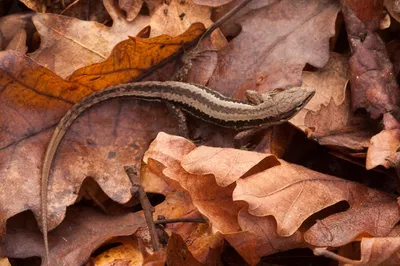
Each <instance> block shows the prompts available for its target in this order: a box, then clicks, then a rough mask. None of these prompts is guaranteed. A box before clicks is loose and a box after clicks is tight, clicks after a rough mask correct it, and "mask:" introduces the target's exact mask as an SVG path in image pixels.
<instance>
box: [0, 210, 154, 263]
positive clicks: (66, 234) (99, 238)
mask: <svg viewBox="0 0 400 266" xmlns="http://www.w3.org/2000/svg"><path fill="white" fill-rule="evenodd" d="M31 217H32V216H28V217H26V216H25V217H23V218H22V219H21V220H20V222H13V223H11V227H10V228H9V230H8V232H7V236H6V241H5V244H3V246H1V247H0V251H1V252H2V254H1V255H2V256H9V257H13V258H27V257H33V256H42V254H43V252H44V248H43V240H42V236H41V233H40V232H39V231H38V230H36V228H37V226H36V221H35V220H34V219H32V218H31ZM17 218H18V217H17ZM32 228H35V231H33V230H32ZM145 228H146V222H145V220H144V217H143V216H142V214H141V213H136V214H126V215H118V216H114V217H113V216H109V215H104V214H101V213H99V212H97V211H94V210H92V209H89V208H78V207H72V208H70V209H69V210H68V212H67V215H66V219H65V220H64V221H63V223H62V224H61V225H60V226H59V227H57V229H56V230H54V231H52V232H50V233H49V241H50V246H51V247H52V248H51V250H50V259H51V261H57V262H59V263H60V264H59V265H82V264H83V263H85V262H86V261H87V260H88V259H89V256H90V255H91V253H92V252H93V251H94V250H95V249H97V248H98V247H99V246H100V245H101V244H103V243H105V242H106V241H108V240H109V239H111V238H112V237H116V236H123V235H132V234H134V233H135V232H136V231H137V230H138V229H141V230H144V229H145Z"/></svg>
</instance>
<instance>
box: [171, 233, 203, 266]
mask: <svg viewBox="0 0 400 266" xmlns="http://www.w3.org/2000/svg"><path fill="white" fill-rule="evenodd" d="M166 252H167V265H193V266H200V265H204V264H202V263H200V262H198V261H197V260H196V259H195V258H194V257H193V255H192V254H191V253H190V252H189V250H188V249H187V246H186V244H185V242H184V241H183V239H182V237H180V236H179V235H177V234H172V236H171V237H170V238H169V241H168V245H167V250H166Z"/></svg>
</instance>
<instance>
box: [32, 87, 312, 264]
mask: <svg viewBox="0 0 400 266" xmlns="http://www.w3.org/2000/svg"><path fill="white" fill-rule="evenodd" d="M314 94H315V90H314V89H313V88H309V87H294V88H290V89H286V90H284V91H281V92H278V91H273V92H270V93H266V94H258V93H257V92H255V91H248V95H249V97H248V98H249V100H250V101H251V102H244V101H238V100H234V99H231V98H229V97H226V96H224V95H222V94H220V93H218V92H216V91H214V90H212V89H210V88H208V87H205V86H201V85H196V84H189V83H183V82H177V81H166V82H160V81H145V82H135V83H126V84H120V85H116V86H112V87H108V88H106V89H103V90H100V91H97V92H94V93H92V94H89V95H88V96H86V97H84V98H83V99H82V100H80V101H79V102H77V103H76V104H75V105H73V106H72V107H71V108H70V109H69V110H68V112H67V113H66V114H65V115H64V116H63V117H62V118H61V120H60V121H59V123H58V125H57V126H56V128H55V130H54V132H53V135H52V136H51V139H50V142H49V144H48V146H47V149H46V152H45V155H44V160H43V165H42V171H41V181H40V186H41V188H40V190H41V215H40V216H41V230H42V234H43V240H44V248H45V254H44V256H45V257H44V261H45V263H44V265H49V255H50V253H49V243H48V232H47V230H48V224H47V192H48V181H49V175H50V170H51V166H52V163H53V160H54V157H55V154H56V151H57V148H58V146H59V144H60V143H61V140H62V138H63V136H64V135H65V133H66V132H67V130H68V128H69V127H70V126H71V124H72V123H73V122H74V121H75V120H76V118H77V117H78V116H79V115H80V114H81V113H83V112H84V111H86V110H87V109H89V108H90V107H91V106H93V105H95V104H97V103H100V102H103V101H107V100H109V99H112V98H118V97H134V98H137V99H141V100H147V101H166V102H168V103H171V104H173V105H175V106H177V107H178V108H181V109H182V110H184V111H186V112H187V113H189V114H191V115H193V116H195V117H197V118H199V119H202V120H204V121H206V122H210V123H213V124H216V125H219V126H222V127H228V128H234V129H237V130H246V129H248V130H251V129H254V128H260V127H267V126H271V125H276V124H280V123H284V122H286V121H287V120H289V119H290V118H292V117H293V116H294V115H295V114H296V113H297V112H298V111H300V110H301V109H302V108H303V107H304V106H305V105H306V104H307V103H308V102H309V101H310V99H311V98H312V97H313V96H314Z"/></svg>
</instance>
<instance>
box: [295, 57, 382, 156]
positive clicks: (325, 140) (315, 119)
mask: <svg viewBox="0 0 400 266" xmlns="http://www.w3.org/2000/svg"><path fill="white" fill-rule="evenodd" d="M303 76H304V81H303V86H307V87H314V88H316V94H315V96H314V97H313V99H311V101H310V102H309V103H308V104H307V105H306V107H305V108H303V109H302V110H301V111H300V112H299V113H298V114H297V115H296V116H295V117H293V118H292V119H291V120H290V122H291V123H293V124H294V125H296V126H297V127H299V128H301V129H302V130H303V131H305V132H307V133H308V135H309V137H310V138H312V139H315V140H317V141H318V142H319V144H321V145H326V146H329V147H330V148H334V149H338V150H341V151H345V152H346V153H348V152H349V150H351V151H352V152H356V151H357V152H361V151H362V152H364V150H365V148H366V147H368V145H369V139H370V137H371V136H373V135H374V134H375V133H376V130H374V128H373V127H371V125H370V122H369V121H368V120H367V119H366V118H365V117H363V116H356V115H354V114H353V112H352V111H351V108H350V98H351V97H350V94H349V91H347V90H346V85H347V82H348V78H349V67H348V57H347V56H343V55H339V54H336V53H331V57H330V59H329V62H328V64H327V65H326V66H324V67H323V68H321V69H319V70H317V71H315V72H304V73H303ZM333 118H334V119H333Z"/></svg>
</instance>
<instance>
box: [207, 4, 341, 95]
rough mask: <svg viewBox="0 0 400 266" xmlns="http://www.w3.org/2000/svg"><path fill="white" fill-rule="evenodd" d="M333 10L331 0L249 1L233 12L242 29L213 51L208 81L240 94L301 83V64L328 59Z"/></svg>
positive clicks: (335, 8)
mask: <svg viewBox="0 0 400 266" xmlns="http://www.w3.org/2000/svg"><path fill="white" fill-rule="evenodd" d="M338 11H339V6H338V4H337V2H335V1H330V0H324V1H306V2H293V1H280V2H277V3H275V4H271V5H269V6H268V5H267V4H264V5H250V6H249V7H248V9H247V12H245V11H243V12H242V13H241V14H242V15H241V16H238V17H236V19H237V22H236V23H238V24H240V26H241V29H242V31H241V33H240V34H239V35H238V36H237V37H236V38H234V39H233V40H232V41H231V42H230V43H229V45H228V46H227V47H225V48H224V49H223V50H220V52H219V53H218V57H219V61H218V65H217V69H216V71H215V75H214V76H213V77H212V79H211V80H210V83H209V86H210V87H212V88H218V90H219V91H222V92H223V93H224V94H226V95H229V96H233V98H242V99H243V98H244V92H245V90H249V89H253V90H254V89H257V90H259V91H261V92H266V91H267V90H270V89H274V88H286V87H290V86H296V85H301V72H302V70H303V68H304V66H305V64H306V63H309V64H311V65H313V66H316V67H322V66H324V65H325V64H326V63H327V62H328V58H329V42H328V40H329V38H330V37H331V36H333V35H334V22H335V19H336V14H337V12H338ZM260 25H262V27H260ZM310 36H313V37H312V38H310ZM241 47H254V49H242V48H241Z"/></svg>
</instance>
